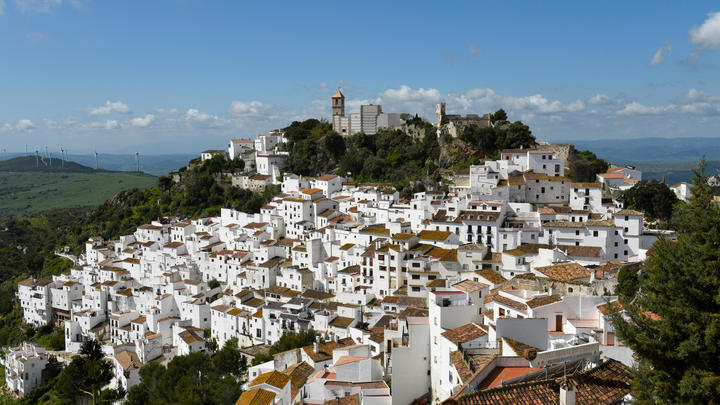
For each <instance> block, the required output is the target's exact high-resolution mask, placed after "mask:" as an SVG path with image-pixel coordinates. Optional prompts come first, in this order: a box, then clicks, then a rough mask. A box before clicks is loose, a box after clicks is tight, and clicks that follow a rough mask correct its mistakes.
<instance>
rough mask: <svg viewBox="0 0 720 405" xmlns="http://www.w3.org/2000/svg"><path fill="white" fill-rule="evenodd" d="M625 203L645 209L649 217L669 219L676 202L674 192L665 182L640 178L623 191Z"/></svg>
mask: <svg viewBox="0 0 720 405" xmlns="http://www.w3.org/2000/svg"><path fill="white" fill-rule="evenodd" d="M623 198H624V199H625V205H626V206H628V207H629V208H634V209H638V210H641V211H645V213H646V214H648V215H649V216H650V217H651V218H657V219H662V220H664V221H669V220H670V217H671V216H672V213H673V206H675V204H676V203H677V202H678V198H677V196H676V195H675V193H674V192H673V191H672V190H671V189H670V187H668V186H667V185H666V184H665V183H661V182H659V181H657V180H650V181H648V180H642V181H641V182H639V183H637V184H636V185H634V186H633V187H632V188H630V189H629V190H625V191H624V192H623Z"/></svg>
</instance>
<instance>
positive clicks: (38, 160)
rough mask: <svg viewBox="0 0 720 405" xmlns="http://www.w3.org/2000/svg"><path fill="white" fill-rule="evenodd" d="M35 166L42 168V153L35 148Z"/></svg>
mask: <svg viewBox="0 0 720 405" xmlns="http://www.w3.org/2000/svg"><path fill="white" fill-rule="evenodd" d="M35 166H36V167H37V168H40V154H39V152H38V150H37V149H35Z"/></svg>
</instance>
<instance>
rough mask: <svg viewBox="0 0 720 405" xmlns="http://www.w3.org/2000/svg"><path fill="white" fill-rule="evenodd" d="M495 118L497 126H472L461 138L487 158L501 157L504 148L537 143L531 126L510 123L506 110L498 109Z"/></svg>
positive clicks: (528, 145)
mask: <svg viewBox="0 0 720 405" xmlns="http://www.w3.org/2000/svg"><path fill="white" fill-rule="evenodd" d="M496 116H497V117H498V118H497V119H495V117H496ZM493 119H494V120H496V122H495V126H492V127H477V126H471V127H469V128H468V129H466V130H465V131H464V132H463V133H462V134H461V135H460V139H462V140H463V141H465V142H467V143H468V144H469V145H470V146H471V147H473V148H474V149H475V150H477V151H479V152H480V153H481V154H482V157H483V158H487V159H499V158H500V151H501V150H503V149H516V148H520V147H525V148H528V147H531V146H534V145H535V137H534V136H533V134H532V131H530V127H529V126H527V125H525V124H523V123H522V122H520V121H515V122H513V123H508V122H507V114H505V111H503V110H498V111H497V112H496V113H495V114H493Z"/></svg>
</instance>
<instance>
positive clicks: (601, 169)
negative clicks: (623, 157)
mask: <svg viewBox="0 0 720 405" xmlns="http://www.w3.org/2000/svg"><path fill="white" fill-rule="evenodd" d="M567 166H568V168H569V169H570V179H571V180H572V181H576V182H594V181H597V176H596V175H597V174H599V173H605V172H607V170H608V169H609V168H610V163H608V162H607V161H606V160H603V159H600V158H599V157H597V156H596V155H595V154H594V153H592V152H590V151H589V150H581V151H577V150H575V148H573V149H572V151H571V153H570V156H568V161H567Z"/></svg>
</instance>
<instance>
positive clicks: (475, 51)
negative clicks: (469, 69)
mask: <svg viewBox="0 0 720 405" xmlns="http://www.w3.org/2000/svg"><path fill="white" fill-rule="evenodd" d="M468 52H470V55H477V54H479V53H480V52H482V48H478V47H477V45H475V44H472V45H470V46H469V47H468Z"/></svg>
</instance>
